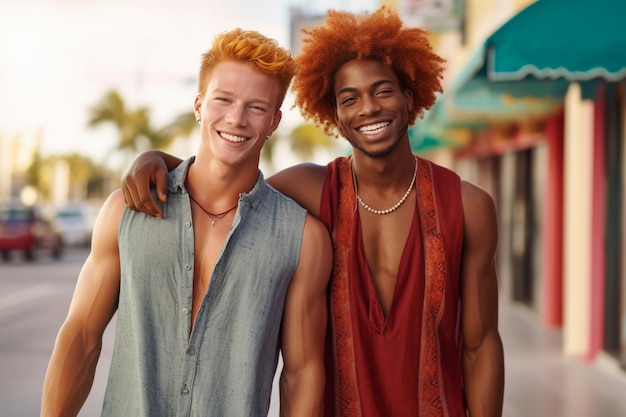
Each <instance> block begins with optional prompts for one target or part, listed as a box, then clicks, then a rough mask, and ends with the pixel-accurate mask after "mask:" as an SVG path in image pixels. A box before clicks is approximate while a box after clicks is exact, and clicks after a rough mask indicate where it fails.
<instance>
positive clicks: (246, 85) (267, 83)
mask: <svg viewBox="0 0 626 417" xmlns="http://www.w3.org/2000/svg"><path fill="white" fill-rule="evenodd" d="M279 90H280V89H279V83H278V80H277V79H276V78H275V77H273V76H271V75H268V74H264V73H261V72H259V71H256V70H254V69H253V67H252V66H250V65H248V64H245V63H241V62H234V61H224V62H221V63H219V64H218V65H216V66H215V68H214V69H213V71H212V72H211V74H210V80H209V82H208V84H207V87H206V89H205V91H204V93H203V94H199V95H198V96H197V97H196V101H195V105H194V109H195V113H196V118H198V117H199V118H200V121H201V122H200V123H201V125H200V130H201V135H202V145H203V146H202V147H201V150H200V151H199V153H198V157H201V155H202V153H203V152H202V150H203V149H206V150H208V151H209V152H210V153H211V154H212V156H213V157H215V158H217V159H219V160H222V161H223V162H225V163H228V164H235V163H237V162H238V161H256V162H255V163H256V164H257V165H258V161H259V157H260V153H261V148H262V147H263V144H264V143H265V139H266V137H267V136H270V135H271V134H272V133H273V132H274V130H275V129H276V127H277V126H278V123H279V122H280V119H281V112H280V110H278V108H277V107H278V100H279Z"/></svg>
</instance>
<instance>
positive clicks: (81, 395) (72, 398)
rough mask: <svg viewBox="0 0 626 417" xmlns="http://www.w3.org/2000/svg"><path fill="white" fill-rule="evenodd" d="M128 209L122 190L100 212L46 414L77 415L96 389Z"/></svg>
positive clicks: (46, 397)
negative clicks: (122, 223)
mask: <svg viewBox="0 0 626 417" xmlns="http://www.w3.org/2000/svg"><path fill="white" fill-rule="evenodd" d="M123 209H124V198H123V195H122V193H121V191H117V192H115V193H113V194H112V195H111V196H110V197H109V199H108V200H107V201H106V203H105V204H104V206H103V207H102V210H101V211H100V214H99V215H98V219H97V221H96V225H95V227H94V231H93V239H92V249H91V253H90V254H89V257H88V258H87V260H86V262H85V264H84V265H83V268H82V270H81V272H80V275H79V277H78V281H77V284H76V288H75V290H74V295H73V297H72V302H71V304H70V307H69V312H68V314H67V317H66V319H65V321H64V323H63V325H62V326H61V329H60V330H59V333H58V335H57V338H56V342H55V345H54V349H53V352H52V356H51V358H50V363H49V364H48V370H47V372H46V377H45V381H44V387H43V396H42V405H41V416H42V417H44V416H45V417H53V416H63V417H67V416H76V415H77V414H78V412H79V410H80V409H81V407H82V406H83V404H84V402H85V400H86V399H87V396H88V395H89V392H90V390H91V385H92V383H93V378H94V374H95V370H96V365H97V362H98V358H99V357H100V350H101V347H102V335H103V333H104V330H105V329H106V327H107V325H108V323H109V322H110V320H111V318H112V317H113V314H114V313H115V311H116V309H117V300H118V293H119V285H120V264H119V254H118V244H117V225H118V224H119V221H120V217H121V213H122V212H123Z"/></svg>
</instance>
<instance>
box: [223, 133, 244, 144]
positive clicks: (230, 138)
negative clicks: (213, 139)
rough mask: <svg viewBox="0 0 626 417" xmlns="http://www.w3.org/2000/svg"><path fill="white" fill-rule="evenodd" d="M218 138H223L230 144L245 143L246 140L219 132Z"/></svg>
mask: <svg viewBox="0 0 626 417" xmlns="http://www.w3.org/2000/svg"><path fill="white" fill-rule="evenodd" d="M220 136H221V137H223V138H224V139H226V140H229V141H231V142H237V143H240V142H245V141H246V140H248V139H247V138H244V137H243V136H235V135H231V134H229V133H224V132H220Z"/></svg>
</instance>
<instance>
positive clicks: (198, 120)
mask: <svg viewBox="0 0 626 417" xmlns="http://www.w3.org/2000/svg"><path fill="white" fill-rule="evenodd" d="M196 123H198V126H200V118H199V117H198V118H197V119H196Z"/></svg>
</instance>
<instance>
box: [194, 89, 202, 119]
mask: <svg viewBox="0 0 626 417" xmlns="http://www.w3.org/2000/svg"><path fill="white" fill-rule="evenodd" d="M201 107H202V96H201V95H200V94H198V95H197V96H196V98H195V100H194V101H193V112H194V115H195V116H196V119H198V118H199V117H200V108H201Z"/></svg>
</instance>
